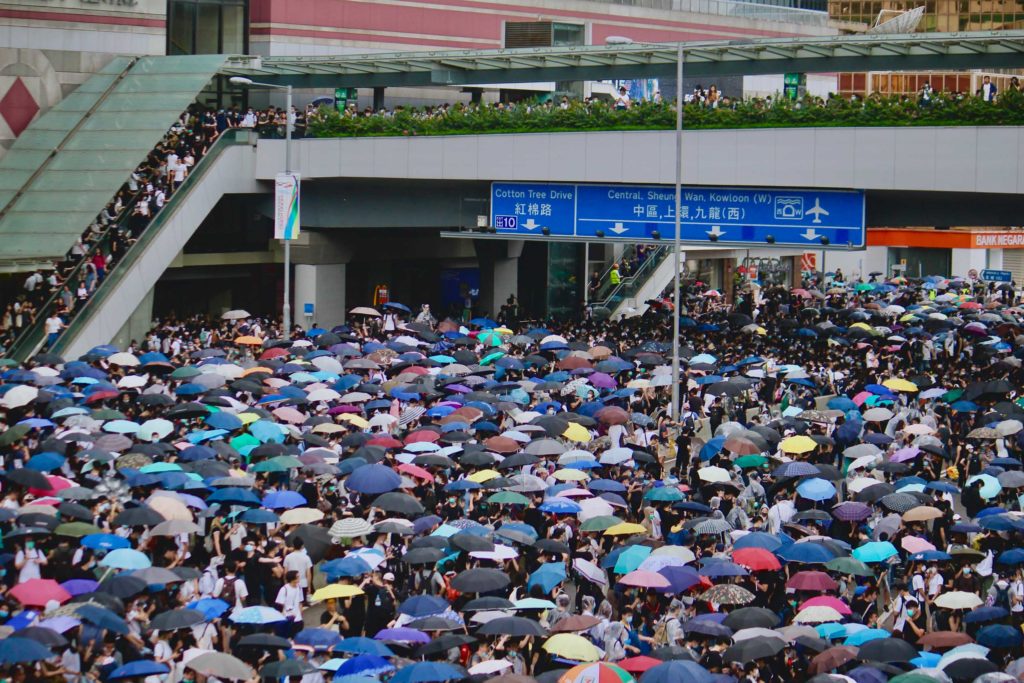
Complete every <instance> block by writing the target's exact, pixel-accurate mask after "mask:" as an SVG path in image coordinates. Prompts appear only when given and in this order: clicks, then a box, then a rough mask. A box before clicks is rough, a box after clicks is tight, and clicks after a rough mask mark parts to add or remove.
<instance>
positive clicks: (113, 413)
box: [89, 408, 127, 420]
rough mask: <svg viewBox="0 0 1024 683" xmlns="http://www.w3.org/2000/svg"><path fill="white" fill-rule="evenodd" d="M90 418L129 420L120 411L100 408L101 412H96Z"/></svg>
mask: <svg viewBox="0 0 1024 683" xmlns="http://www.w3.org/2000/svg"><path fill="white" fill-rule="evenodd" d="M89 417H91V418H92V419H94V420H126V419H127V418H126V417H125V415H124V413H122V412H121V411H120V410H114V409H113V408H100V409H99V410H94V411H93V413H92V415H90V416H89Z"/></svg>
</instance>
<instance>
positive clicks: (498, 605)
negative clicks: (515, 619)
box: [461, 595, 515, 612]
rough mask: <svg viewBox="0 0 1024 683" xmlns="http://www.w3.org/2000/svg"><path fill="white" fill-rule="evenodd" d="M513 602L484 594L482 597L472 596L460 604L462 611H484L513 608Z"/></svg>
mask: <svg viewBox="0 0 1024 683" xmlns="http://www.w3.org/2000/svg"><path fill="white" fill-rule="evenodd" d="M514 607H515V603H513V602H512V601H511V600H506V599H505V598H498V597H494V596H491V595H485V596H484V597H482V598H473V599H472V600H470V601H469V602H467V603H466V604H465V605H463V606H462V610H461V611H463V612H486V611H488V610H499V609H513V608H514Z"/></svg>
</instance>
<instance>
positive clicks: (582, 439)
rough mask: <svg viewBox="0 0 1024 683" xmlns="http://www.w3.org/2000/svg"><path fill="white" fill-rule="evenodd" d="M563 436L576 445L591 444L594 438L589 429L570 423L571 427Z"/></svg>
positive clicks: (576, 423) (566, 429)
mask: <svg viewBox="0 0 1024 683" xmlns="http://www.w3.org/2000/svg"><path fill="white" fill-rule="evenodd" d="M562 436H564V437H565V438H567V439H569V441H575V442H576V443H589V442H590V439H591V438H592V437H591V436H590V432H588V431H587V428H586V427H584V426H583V425H581V424H580V423H578V422H570V423H569V426H568V427H566V428H565V431H564V432H562Z"/></svg>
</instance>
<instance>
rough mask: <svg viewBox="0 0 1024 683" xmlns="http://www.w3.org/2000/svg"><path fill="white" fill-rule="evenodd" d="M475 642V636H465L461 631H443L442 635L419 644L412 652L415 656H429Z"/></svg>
mask: <svg viewBox="0 0 1024 683" xmlns="http://www.w3.org/2000/svg"><path fill="white" fill-rule="evenodd" d="M475 642H476V638H473V637H472V636H467V635H465V634H462V633H445V634H444V635H442V636H438V637H437V638H434V639H433V640H431V641H430V642H429V643H424V644H423V645H421V646H419V647H418V648H416V651H415V652H414V653H413V654H415V656H417V657H429V656H431V655H438V654H441V653H445V652H448V650H451V649H453V648H456V647H462V646H463V645H469V644H470V643H475Z"/></svg>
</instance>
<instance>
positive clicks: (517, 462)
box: [498, 429, 565, 470]
mask: <svg viewBox="0 0 1024 683" xmlns="http://www.w3.org/2000/svg"><path fill="white" fill-rule="evenodd" d="M562 431H565V430H564V429H563V430H562ZM538 462H540V458H538V457H537V456H536V455H533V454H532V453H527V452H526V451H520V452H519V453H513V454H512V455H510V456H508V457H507V458H505V459H504V460H502V461H501V462H500V463H498V469H499V470H511V469H515V468H517V467H526V466H527V465H533V464H535V463H538Z"/></svg>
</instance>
